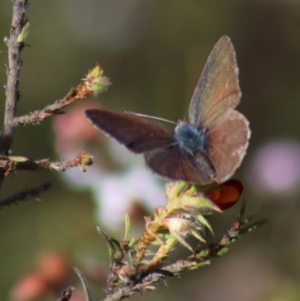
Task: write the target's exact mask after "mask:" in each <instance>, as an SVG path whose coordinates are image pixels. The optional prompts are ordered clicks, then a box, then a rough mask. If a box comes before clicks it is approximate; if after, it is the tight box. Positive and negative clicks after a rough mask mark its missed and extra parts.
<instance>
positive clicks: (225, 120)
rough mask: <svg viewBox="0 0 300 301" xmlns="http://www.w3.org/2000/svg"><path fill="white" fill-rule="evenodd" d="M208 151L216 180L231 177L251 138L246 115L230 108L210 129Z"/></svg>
mask: <svg viewBox="0 0 300 301" xmlns="http://www.w3.org/2000/svg"><path fill="white" fill-rule="evenodd" d="M207 137H208V143H207V152H208V154H209V157H210V159H211V161H212V163H213V165H214V167H215V169H216V177H215V181H216V182H217V183H222V182H224V181H226V180H227V179H228V178H230V177H231V176H232V175H233V173H234V172H235V170H236V169H237V168H238V167H239V165H240V164H241V161H242V159H243V158H244V156H245V153H246V149H247V147H248V140H249V138H250V129H249V122H248V120H247V119H246V118H245V116H244V115H242V114H241V113H239V112H238V111H236V110H233V109H229V110H227V111H226V112H225V113H224V114H223V116H222V117H221V118H219V119H217V121H216V122H215V123H214V124H213V126H212V127H210V128H209V129H208V132H207Z"/></svg>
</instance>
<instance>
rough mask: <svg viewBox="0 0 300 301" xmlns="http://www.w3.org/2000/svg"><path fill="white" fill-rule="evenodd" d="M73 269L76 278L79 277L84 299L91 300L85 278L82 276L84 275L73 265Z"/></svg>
mask: <svg viewBox="0 0 300 301" xmlns="http://www.w3.org/2000/svg"><path fill="white" fill-rule="evenodd" d="M73 269H74V271H75V273H76V274H77V276H78V278H79V279H80V282H81V285H82V287H83V292H84V296H85V301H92V298H91V294H90V289H89V285H88V282H87V280H86V278H85V277H84V275H83V274H82V273H81V271H80V270H79V269H78V268H76V267H73Z"/></svg>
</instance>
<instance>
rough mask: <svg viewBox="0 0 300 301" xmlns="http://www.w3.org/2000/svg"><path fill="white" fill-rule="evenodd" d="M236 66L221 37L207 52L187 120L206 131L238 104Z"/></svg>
mask: <svg viewBox="0 0 300 301" xmlns="http://www.w3.org/2000/svg"><path fill="white" fill-rule="evenodd" d="M240 97H241V91H240V87H239V82H238V67H237V63H236V57H235V52H234V48H233V45H232V43H231V41H230V39H229V37H227V36H223V37H221V38H220V39H219V41H218V42H217V43H216V45H215V46H214V48H213V50H212V51H211V53H210V55H209V57H208V59H207V62H206V64H205V67H204V69H203V72H202V74H201V76H200V79H199V81H198V83H197V86H196V89H195V91H194V94H193V96H192V100H191V102H190V107H189V120H190V122H191V123H192V124H194V125H201V126H202V127H205V128H209V127H210V125H211V124H212V123H213V122H214V121H215V120H216V119H218V117H219V116H221V115H222V114H223V113H224V112H226V110H227V109H229V108H235V107H236V106H237V104H238V103H239V101H240Z"/></svg>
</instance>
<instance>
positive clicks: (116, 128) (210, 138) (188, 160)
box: [85, 36, 251, 185]
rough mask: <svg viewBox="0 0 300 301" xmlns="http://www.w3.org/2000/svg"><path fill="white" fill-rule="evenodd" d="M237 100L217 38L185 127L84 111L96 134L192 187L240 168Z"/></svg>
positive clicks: (232, 73) (228, 58)
mask: <svg viewBox="0 0 300 301" xmlns="http://www.w3.org/2000/svg"><path fill="white" fill-rule="evenodd" d="M240 99H241V90H240V87H239V81H238V67H237V62H236V55H235V51H234V48H233V45H232V43H231V41H230V38H229V37H227V36H222V37H221V38H220V39H219V41H218V42H217V43H216V44H215V46H214V48H213V49H212V51H211V53H210V55H209V57H208V59H207V62H206V64H205V67H204V69H203V71H202V74H201V76H200V79H199V81H198V83H197V86H196V88H195V91H194V94H193V96H192V99H191V102H190V106H189V110H188V117H189V122H186V121H181V120H179V121H178V122H177V124H176V126H175V128H174V129H170V128H168V127H166V125H165V124H164V123H162V122H161V121H159V119H158V120H154V119H153V118H149V117H148V118H147V117H145V116H143V115H133V114H128V113H116V112H111V111H107V110H102V109H90V110H86V111H85V115H86V117H87V119H88V120H89V121H90V122H91V123H92V124H93V125H94V126H95V127H96V128H98V129H99V130H101V131H103V132H104V133H106V134H108V135H109V136H111V137H112V138H114V139H116V140H117V141H118V142H119V143H121V144H123V145H125V146H126V147H127V148H128V149H129V150H130V151H132V152H133V153H136V154H142V153H143V154H144V156H145V160H146V164H147V165H148V166H149V167H150V168H151V169H152V170H153V171H154V172H156V173H157V174H159V175H160V176H162V177H165V178H168V179H170V180H175V181H176V180H182V181H186V182H189V183H195V184H198V185H209V184H218V183H223V182H224V181H226V180H227V179H229V178H230V177H231V176H232V175H233V173H234V172H235V171H236V169H237V168H238V167H239V165H240V164H241V162H242V160H243V158H244V156H245V154H246V150H247V147H248V141H249V138H250V134H251V131H250V128H249V122H248V120H247V119H246V117H245V116H244V115H242V114H241V113H239V112H238V111H237V110H235V107H236V106H237V105H238V104H239V102H240Z"/></svg>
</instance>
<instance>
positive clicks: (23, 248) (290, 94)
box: [0, 0, 300, 301]
mask: <svg viewBox="0 0 300 301" xmlns="http://www.w3.org/2000/svg"><path fill="white" fill-rule="evenodd" d="M11 6H12V5H11V1H8V0H7V1H1V4H0V37H2V40H3V38H4V37H5V36H8V35H9V29H10V22H11ZM28 18H29V20H30V24H31V30H30V36H29V39H28V44H29V45H30V47H26V48H25V49H24V51H23V54H22V59H23V68H22V72H21V78H20V83H21V84H20V90H21V95H22V96H21V101H20V103H19V106H18V112H17V113H18V115H22V114H25V113H27V112H29V111H33V110H36V109H40V108H42V107H44V106H45V105H47V104H50V103H52V102H53V101H54V100H56V99H60V98H62V97H63V96H64V95H65V94H66V93H67V92H68V90H69V89H70V87H72V86H75V85H77V84H78V83H79V81H80V79H81V78H82V77H83V76H84V74H86V73H87V71H88V70H89V69H91V68H92V67H93V66H94V64H95V62H99V63H100V64H101V66H102V68H103V69H104V71H105V74H106V75H107V76H108V77H109V78H110V80H111V81H112V83H113V85H112V86H110V87H109V89H108V92H106V93H104V94H101V95H100V96H99V97H98V99H100V100H99V102H100V101H101V104H102V105H103V106H105V107H107V108H110V109H113V110H116V111H123V110H125V109H126V110H130V111H136V112H141V113H145V114H149V115H156V116H161V117H164V118H168V119H170V120H178V119H180V118H183V117H184V116H185V114H186V112H187V108H188V104H189V101H190V98H191V95H192V93H193V90H194V87H195V85H196V83H197V80H198V78H199V75H200V73H201V70H202V68H203V66H204V64H205V61H206V59H207V57H208V54H209V52H210V51H211V49H212V47H213V45H214V44H215V43H216V42H217V40H218V39H219V38H220V37H221V36H222V35H224V34H227V35H228V36H230V37H231V39H232V42H233V44H234V46H235V49H236V52H237V60H238V65H239V70H240V85H241V89H242V93H243V96H242V102H241V105H240V106H239V110H240V111H241V112H243V113H244V114H245V115H246V116H247V118H248V119H249V120H250V124H251V129H252V137H251V142H250V146H249V150H248V154H247V156H246V159H245V161H244V163H243V165H242V167H241V168H240V169H239V170H238V172H237V175H236V177H237V178H239V179H240V180H241V181H242V182H243V183H244V185H245V191H244V198H245V199H246V201H247V212H248V213H249V214H253V215H254V216H255V217H256V218H257V219H260V218H268V219H269V220H270V221H269V223H268V224H267V225H266V226H264V227H262V228H260V229H259V230H257V231H255V232H254V233H251V234H249V235H247V236H245V237H244V238H243V239H242V240H240V241H238V243H237V244H235V245H233V246H232V248H231V251H230V252H229V254H228V255H227V256H225V257H223V258H221V259H220V260H215V261H213V264H212V265H211V266H209V267H208V268H205V269H201V270H198V271H195V272H191V273H185V274H183V275H182V277H181V278H180V279H176V278H174V279H171V280H168V287H164V286H162V288H161V289H158V291H157V292H151V293H146V294H145V295H144V296H142V298H143V299H144V300H147V299H149V300H150V298H151V299H152V298H156V299H157V300H163V299H165V298H168V299H172V300H186V299H192V300H206V301H210V300H219V299H226V300H231V301H234V300H239V301H247V300H299V298H300V289H299V277H300V259H299V252H300V232H299V226H300V225H299V222H300V218H299V216H300V198H299V196H300V195H299V190H298V186H299V184H300V181H299V182H297V185H296V187H291V188H290V189H286V190H282V191H279V192H276V189H275V191H270V190H269V191H267V192H266V191H261V190H259V189H256V188H257V187H255V172H254V176H251V173H252V171H251V166H252V164H253V163H252V161H251V160H252V159H253V158H254V156H255V154H256V152H257V151H258V150H259V149H260V148H261V147H263V146H264V145H265V144H266V143H268V142H269V141H277V140H276V139H290V140H289V141H293V143H295V145H296V144H297V143H298V142H299V139H300V39H299V32H300V2H299V1H295V0H285V1H283V0H281V1H280V0H277V1H275V0H273V1H261V0H260V1H258V0H251V1H250V0H248V1H247V0H245V1H236V0H230V1H229V0H224V1H208V0H202V1H200V0H199V1H195V0H186V1H181V0H165V1H155V0H147V1H145V0H110V1H103V0H85V1H79V0H65V1H61V0H51V1H31V5H30V6H29V10H28ZM6 62H7V49H6V46H5V44H4V43H3V44H2V46H1V48H0V65H1V66H2V72H1V73H0V83H1V85H2V86H3V85H5V83H6V73H5V64H6ZM2 99H3V105H2V107H4V99H5V95H4V90H3V93H2ZM70 109H71V108H70ZM0 113H1V117H2V116H3V111H1V112H0ZM53 120H54V118H52V119H51V118H49V119H47V120H46V121H45V122H43V123H42V124H41V125H39V126H26V127H20V128H18V129H17V130H16V132H15V137H14V144H13V150H14V152H15V154H18V155H24V156H28V157H30V158H33V159H40V158H48V157H49V158H51V159H53V160H55V159H60V156H59V155H58V154H57V153H56V151H55V147H54V141H55V133H54V131H53V126H52V123H53ZM253 160H254V159H253ZM282 160H283V159H282ZM277 161H281V159H280V158H279V159H278V160H277ZM297 164H298V163H297V162H296V163H295V165H297ZM283 165H284V164H283ZM275 173H278V170H277V171H276V172H275ZM279 173H280V171H279ZM253 177H254V178H253ZM44 181H51V182H52V183H53V188H52V190H51V191H50V192H47V193H45V194H44V195H43V196H42V201H41V202H36V201H28V202H26V203H22V204H20V205H18V206H13V207H11V208H4V209H2V210H1V211H0V246H1V247H0V283H1V284H0V299H1V300H10V297H9V294H10V292H11V290H12V288H13V287H14V286H15V285H16V283H17V282H18V281H19V280H20V279H21V278H22V277H24V275H26V274H27V273H29V272H30V271H32V270H34V269H35V267H36V261H37V258H38V257H39V256H40V254H42V253H43V252H49V251H55V252H61V253H62V254H65V256H66V257H67V258H68V259H69V261H70V262H71V263H70V264H71V265H76V266H78V267H79V268H81V269H82V271H83V272H85V271H86V269H88V268H91V267H92V266H93V265H96V264H100V270H101V267H102V268H103V270H101V271H102V273H103V276H102V277H103V282H102V283H100V284H98V285H97V284H94V285H93V286H92V291H93V294H94V296H96V297H97V299H98V300H99V299H100V298H102V297H103V296H104V293H103V291H102V289H103V287H104V286H105V283H104V279H105V273H106V270H105V269H107V250H106V247H105V244H104V241H103V239H102V238H101V237H99V235H98V233H97V232H96V229H95V227H96V226H97V225H98V224H99V221H97V219H96V217H95V212H94V211H95V204H94V202H93V200H92V197H91V194H90V193H89V190H88V189H82V190H78V189H77V190H75V189H73V188H72V187H71V186H70V185H68V186H67V185H66V184H65V181H64V180H63V179H62V177H61V175H60V174H58V173H56V172H50V171H40V172H32V173H25V172H18V173H17V174H16V175H14V176H13V177H11V178H9V179H7V180H6V181H5V183H4V185H3V186H2V191H1V198H2V199H3V198H5V197H7V196H9V195H12V194H13V193H16V192H18V191H20V190H23V189H25V188H30V187H33V186H35V185H36V184H38V183H41V182H44ZM294 186H295V185H294ZM236 207H237V208H233V209H232V210H230V211H228V212H226V213H225V214H223V216H218V217H216V218H214V221H215V223H216V224H217V225H216V229H217V231H216V232H217V233H222V230H223V231H224V230H225V229H226V227H228V226H229V225H230V222H231V221H232V220H233V219H234V217H235V216H236V214H237V213H238V210H239V208H238V207H239V205H237V206H236ZM116 235H121V234H120V233H118V234H116ZM183 252H185V251H183ZM100 274H101V273H100ZM100 278H101V277H100ZM71 283H72V284H73V285H78V287H79V284H78V280H77V279H76V277H75V276H74V278H73V279H71V280H70V282H69V284H71ZM57 296H58V295H57V294H56V295H55V293H53V295H49V296H46V297H45V298H44V299H43V300H55V298H56V297H57ZM137 298H140V297H139V296H135V297H133V299H137ZM41 300H42V299H41ZM95 300H96V299H95Z"/></svg>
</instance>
